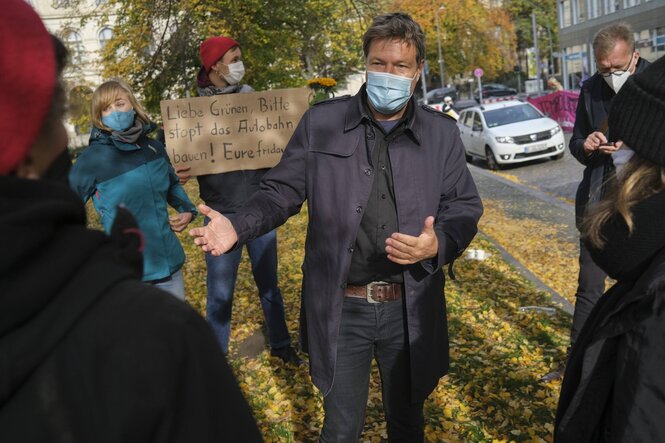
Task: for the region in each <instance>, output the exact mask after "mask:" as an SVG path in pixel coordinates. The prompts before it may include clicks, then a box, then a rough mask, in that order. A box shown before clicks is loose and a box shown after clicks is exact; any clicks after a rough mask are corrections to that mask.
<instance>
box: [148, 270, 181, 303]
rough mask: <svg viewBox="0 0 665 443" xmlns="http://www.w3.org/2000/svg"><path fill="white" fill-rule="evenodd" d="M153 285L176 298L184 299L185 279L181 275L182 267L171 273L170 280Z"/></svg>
mask: <svg viewBox="0 0 665 443" xmlns="http://www.w3.org/2000/svg"><path fill="white" fill-rule="evenodd" d="M154 286H156V287H158V288H159V289H161V290H163V291H166V292H168V293H170V294H171V295H173V296H174V297H175V298H177V299H178V300H182V301H185V280H184V278H183V277H182V268H180V269H178V270H177V271H175V272H174V273H173V274H171V279H170V280H167V281H163V282H160V283H154Z"/></svg>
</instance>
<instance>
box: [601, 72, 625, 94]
mask: <svg viewBox="0 0 665 443" xmlns="http://www.w3.org/2000/svg"><path fill="white" fill-rule="evenodd" d="M629 76H630V71H626V72H624V73H623V74H621V75H614V74H612V75H610V76H609V77H603V79H605V82H606V83H607V85H608V86H609V87H610V88H612V90H613V91H614V92H615V93H619V89H621V87H622V86H623V84H624V83H626V80H628V77H629Z"/></svg>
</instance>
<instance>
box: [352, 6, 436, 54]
mask: <svg viewBox="0 0 665 443" xmlns="http://www.w3.org/2000/svg"><path fill="white" fill-rule="evenodd" d="M375 39H378V40H380V39H389V40H392V39H397V40H401V41H404V42H406V43H407V44H409V45H414V46H415V48H416V62H417V63H418V64H420V62H422V61H423V60H425V34H424V33H423V30H422V28H421V27H420V25H419V24H418V23H417V22H416V21H415V20H413V19H412V18H411V16H410V15H408V14H405V13H403V12H394V13H392V14H384V15H380V16H378V17H376V18H374V21H373V22H372V26H370V27H369V29H368V30H367V32H365V35H363V52H364V53H365V58H367V55H368V54H369V47H370V45H371V44H372V41H374V40H375Z"/></svg>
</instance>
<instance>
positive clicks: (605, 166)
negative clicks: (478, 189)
mask: <svg viewBox="0 0 665 443" xmlns="http://www.w3.org/2000/svg"><path fill="white" fill-rule="evenodd" d="M593 52H594V56H595V58H596V66H597V67H598V72H596V73H595V74H594V75H593V76H591V77H590V78H589V79H587V80H586V81H585V82H584V83H583V85H582V90H581V91H580V96H579V100H578V102H577V112H576V115H575V126H574V128H573V135H572V137H571V139H570V143H569V145H568V147H569V148H570V152H571V154H573V156H574V157H575V158H576V159H577V161H579V162H580V163H581V164H583V165H584V167H585V168H584V173H583V176H582V180H581V182H580V184H579V186H578V188H577V194H576V196H575V219H576V224H577V226H578V228H579V226H580V221H581V219H582V216H583V215H584V211H585V210H586V208H587V206H589V205H592V204H593V202H595V201H598V200H599V199H600V197H601V196H602V192H603V183H604V182H606V181H607V180H608V179H609V178H611V177H612V176H613V174H614V164H613V161H612V155H611V154H612V153H614V152H615V151H617V149H618V147H617V146H616V145H615V144H614V143H612V141H614V139H610V138H609V134H611V128H610V127H609V125H608V121H607V118H608V114H609V110H610V107H611V106H612V102H613V100H614V96H615V95H616V94H617V92H619V90H620V89H621V87H622V86H623V84H624V83H625V81H626V79H627V78H628V77H629V76H630V75H632V74H634V73H636V72H641V71H642V70H644V68H645V67H646V66H647V65H648V64H649V62H648V61H646V60H644V59H642V58H640V54H639V52H638V51H637V50H636V49H635V37H634V34H633V31H632V29H631V28H630V26H628V25H627V24H625V23H617V24H612V25H609V26H607V27H605V28H602V29H601V30H599V31H598V32H597V33H596V35H595V37H594V39H593ZM605 277H606V274H605V272H603V270H602V269H601V268H599V267H598V265H597V264H596V263H594V261H593V259H592V258H591V256H590V255H589V251H588V250H587V248H586V246H585V245H584V243H583V242H582V241H581V240H580V256H579V274H578V280H577V290H576V292H575V310H574V313H573V324H572V328H571V331H570V343H571V345H572V344H574V343H575V340H577V336H578V335H579V333H580V331H581V330H582V326H584V322H585V321H586V319H587V317H588V316H589V313H590V312H591V310H592V309H593V307H594V305H595V304H596V302H597V301H598V299H599V298H600V296H601V295H602V294H603V292H604V291H605ZM564 365H565V363H563V364H561V366H560V367H558V368H556V369H555V370H554V371H553V372H551V373H549V374H547V375H545V376H544V377H543V378H542V379H541V380H543V381H549V380H555V379H560V378H561V376H562V375H563V370H564Z"/></svg>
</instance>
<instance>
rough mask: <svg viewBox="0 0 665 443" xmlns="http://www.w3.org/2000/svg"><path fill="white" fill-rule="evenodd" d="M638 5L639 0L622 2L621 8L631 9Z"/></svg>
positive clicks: (624, 0)
mask: <svg viewBox="0 0 665 443" xmlns="http://www.w3.org/2000/svg"><path fill="white" fill-rule="evenodd" d="M639 4H640V0H623V8H624V9H626V8H632V7H633V6H637V5H639Z"/></svg>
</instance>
